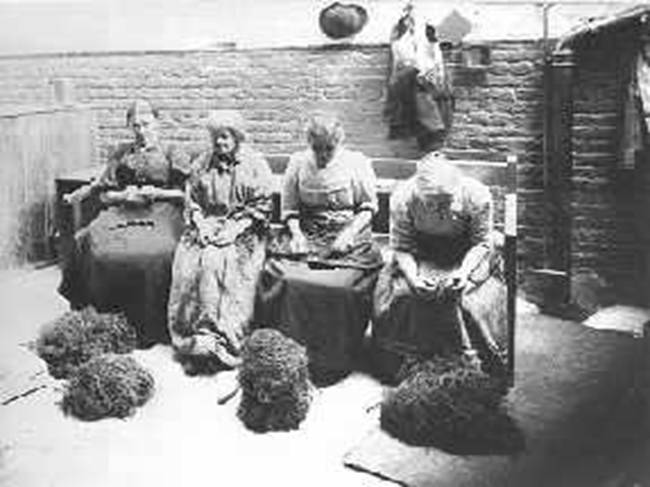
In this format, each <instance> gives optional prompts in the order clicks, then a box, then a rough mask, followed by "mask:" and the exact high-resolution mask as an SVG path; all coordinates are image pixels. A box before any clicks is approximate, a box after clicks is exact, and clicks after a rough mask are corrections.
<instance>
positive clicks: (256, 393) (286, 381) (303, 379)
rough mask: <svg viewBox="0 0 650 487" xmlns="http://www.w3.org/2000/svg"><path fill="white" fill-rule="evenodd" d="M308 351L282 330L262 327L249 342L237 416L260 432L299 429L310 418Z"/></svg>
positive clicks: (244, 359)
mask: <svg viewBox="0 0 650 487" xmlns="http://www.w3.org/2000/svg"><path fill="white" fill-rule="evenodd" d="M307 363H308V359H307V354H306V352H305V348H304V347H303V346H301V345H299V344H298V343H297V342H295V341H294V340H292V339H291V338H288V337H286V336H285V335H283V334H282V333H281V332H280V331H277V330H273V329H269V328H262V329H259V330H256V331H255V332H253V333H252V334H251V336H250V337H249V338H248V340H247V341H246V343H245V345H244V348H243V353H242V364H241V366H240V369H239V375H238V379H239V383H240V385H241V389H242V398H241V402H240V403H239V408H238V410H237V416H238V417H239V419H240V420H241V421H242V422H243V423H244V425H245V426H246V427H247V428H249V429H251V430H253V431H256V432H258V433H263V432H267V431H288V430H293V429H297V428H298V427H299V425H300V423H301V422H302V421H303V420H304V419H305V417H306V416H307V411H308V410H309V405H310V403H311V385H310V382H309V371H308V368H307Z"/></svg>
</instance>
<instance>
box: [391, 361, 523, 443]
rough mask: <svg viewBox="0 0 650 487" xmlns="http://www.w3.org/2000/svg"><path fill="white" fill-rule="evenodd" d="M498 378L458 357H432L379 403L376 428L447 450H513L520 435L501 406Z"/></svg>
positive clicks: (503, 389)
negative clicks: (378, 425) (379, 413)
mask: <svg viewBox="0 0 650 487" xmlns="http://www.w3.org/2000/svg"><path fill="white" fill-rule="evenodd" d="M504 391H505V387H504V384H503V380H502V379H498V378H494V377H491V376H489V375H487V374H485V373H484V372H482V371H481V370H480V368H479V367H478V366H477V365H476V364H473V363H471V362H469V361H467V360H465V358H464V357H436V358H434V359H432V360H428V361H425V362H420V363H418V364H417V365H416V366H414V367H412V368H411V370H410V373H409V375H408V377H406V379H404V381H403V382H402V383H401V384H400V385H399V386H397V387H396V388H395V389H393V390H391V391H390V392H389V393H388V394H387V395H386V397H385V398H384V400H383V402H382V405H381V416H380V423H381V427H382V428H383V429H384V430H385V431H387V432H388V433H389V434H391V435H392V436H394V437H396V438H398V439H399V440H401V441H403V442H405V443H407V444H410V445H415V446H435V447H438V448H440V449H443V450H445V451H448V452H451V453H463V454H470V453H488V452H489V453H498V452H508V453H510V452H515V451H519V450H521V449H522V448H523V447H524V438H523V435H522V433H521V431H520V430H519V429H518V428H517V426H516V424H515V423H514V421H513V420H512V419H511V418H510V417H509V416H508V414H507V413H506V411H505V408H504V406H503V405H502V398H503V395H504Z"/></svg>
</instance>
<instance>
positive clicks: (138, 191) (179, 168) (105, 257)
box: [59, 100, 189, 347]
mask: <svg viewBox="0 0 650 487" xmlns="http://www.w3.org/2000/svg"><path fill="white" fill-rule="evenodd" d="M126 122H127V126H128V127H129V128H130V129H131V131H132V132H133V141H132V142H128V143H124V144H121V145H119V146H118V147H117V149H116V150H114V151H113V153H112V155H111V156H110V158H109V160H108V163H107V164H106V166H105V168H104V170H103V172H102V174H101V175H100V176H99V177H98V178H96V179H95V180H94V181H93V182H92V183H91V184H90V185H88V186H84V187H83V188H81V189H80V190H78V191H77V192H75V193H73V194H72V195H69V197H68V198H67V200H68V201H74V200H75V199H77V198H83V197H85V196H86V195H88V194H90V193H97V194H99V197H100V199H101V201H102V203H103V205H104V207H105V208H104V209H103V210H102V211H101V212H100V213H99V215H98V216H97V218H95V220H93V221H92V222H91V223H90V224H89V225H88V226H87V227H86V228H83V229H82V230H80V231H79V232H78V233H77V235H76V236H75V243H74V246H73V248H72V249H70V251H69V252H66V255H64V259H63V260H64V262H63V279H62V282H61V285H60V287H59V292H60V293H61V294H62V295H63V296H64V297H66V298H67V299H68V300H69V301H70V303H71V305H72V307H73V308H81V307H83V306H86V305H92V306H94V307H95V308H97V309H98V310H100V311H123V312H125V313H126V315H127V317H128V318H129V321H130V322H131V323H132V324H133V325H134V326H135V328H136V331H137V335H138V341H139V344H140V345H141V346H144V347H146V346H150V345H152V344H154V343H160V342H162V343H165V342H168V341H169V336H168V334H167V327H166V308H167V296H168V294H167V293H168V291H169V282H170V277H171V261H172V257H173V254H174V249H175V248H176V244H177V242H178V239H179V237H180V235H181V233H182V231H183V209H182V208H183V190H182V187H183V182H184V180H185V178H186V177H187V176H188V174H189V158H188V157H187V156H186V155H185V154H184V153H183V152H182V151H180V150H178V149H176V148H174V147H164V146H163V144H162V143H161V141H160V139H159V136H158V111H157V110H156V109H155V108H153V107H152V106H151V104H149V103H148V102H147V101H144V100H136V101H135V102H133V104H132V105H131V106H130V107H129V109H128V111H127V114H126Z"/></svg>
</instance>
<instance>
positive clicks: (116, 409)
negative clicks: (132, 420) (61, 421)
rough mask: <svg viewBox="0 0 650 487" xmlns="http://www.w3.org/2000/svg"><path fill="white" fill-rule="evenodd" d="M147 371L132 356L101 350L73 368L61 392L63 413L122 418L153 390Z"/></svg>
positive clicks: (84, 416)
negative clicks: (62, 392)
mask: <svg viewBox="0 0 650 487" xmlns="http://www.w3.org/2000/svg"><path fill="white" fill-rule="evenodd" d="M153 387H154V380H153V377H152V376H151V374H150V373H149V372H148V371H147V370H146V369H145V368H143V367H142V366H141V365H140V364H138V363H137V362H136V361H135V360H134V359H133V358H132V357H128V356H125V355H117V354H105V355H100V356H98V357H94V358H92V359H91V360H89V361H88V362H86V363H85V364H83V365H81V366H80V367H78V368H77V369H76V371H75V372H74V374H73V375H72V376H71V378H70V382H69V384H68V386H67V388H66V391H65V394H64V396H63V403H62V408H63V411H64V412H65V413H66V414H72V415H73V416H76V417H77V418H79V419H83V420H86V421H94V420H97V419H102V418H107V417H115V418H125V417H127V416H130V415H132V414H133V413H134V412H135V408H136V407H138V406H142V405H143V404H144V403H145V402H147V400H148V399H149V398H150V397H151V395H152V394H153Z"/></svg>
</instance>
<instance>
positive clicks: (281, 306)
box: [255, 259, 377, 372]
mask: <svg viewBox="0 0 650 487" xmlns="http://www.w3.org/2000/svg"><path fill="white" fill-rule="evenodd" d="M376 279H377V270H374V269H355V268H341V267H339V268H324V269H315V268H310V267H309V265H308V264H307V263H305V262H294V261H290V260H285V259H270V260H269V261H268V262H267V263H266V265H265V267H264V270H263V271H262V276H261V278H260V285H259V287H258V300H257V306H256V313H255V317H256V318H255V323H256V324H257V325H258V326H271V327H273V328H277V329H279V330H281V331H283V332H284V333H285V334H287V335H288V336H290V337H292V338H294V339H295V340H297V341H299V342H301V343H303V344H305V345H306V347H307V352H308V355H309V359H310V367H311V368H312V370H313V369H314V368H316V369H325V370H330V371H341V372H343V371H347V370H349V369H350V367H351V362H352V359H353V357H354V356H355V354H356V352H357V351H358V350H359V347H360V345H361V342H362V339H363V335H364V332H365V330H366V328H367V326H368V320H369V318H370V314H371V309H372V291H373V289H374V285H375V281H376Z"/></svg>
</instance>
